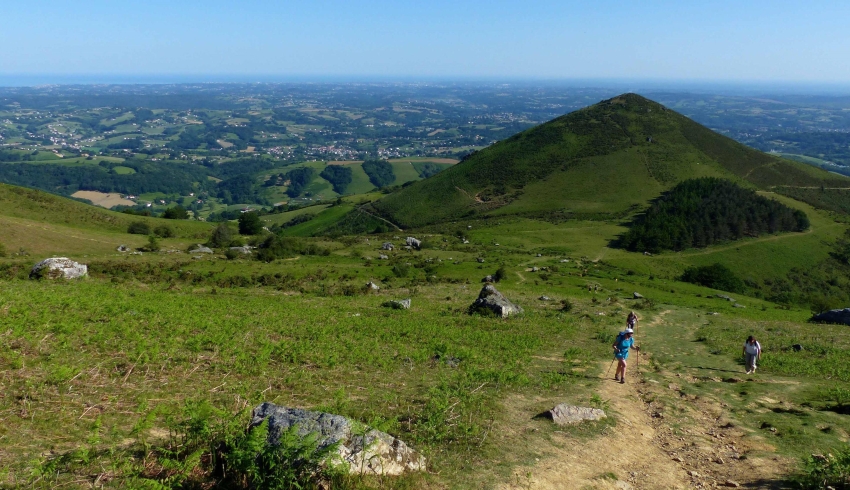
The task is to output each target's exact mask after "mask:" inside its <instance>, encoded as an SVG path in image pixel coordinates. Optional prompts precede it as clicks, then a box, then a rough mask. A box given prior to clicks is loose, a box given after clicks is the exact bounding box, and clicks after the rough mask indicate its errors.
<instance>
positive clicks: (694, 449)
mask: <svg viewBox="0 0 850 490" xmlns="http://www.w3.org/2000/svg"><path fill="white" fill-rule="evenodd" d="M667 313H669V311H664V312H662V313H661V314H659V315H657V316H656V317H655V318H654V319H653V320H652V321H650V322H647V323H645V324H644V325H642V327H643V328H642V330H643V329H651V328H652V327H654V326H656V325H658V324H659V323H661V322H663V321H664V316H665V315H666V314H667ZM630 361H631V362H630V366H629V369H630V370H631V371H632V372H631V373H629V374H630V375H629V376H627V382H626V384H624V385H621V384H620V383H618V382H615V381H614V380H613V371H612V373H611V374H610V375H609V376H607V379H604V380H602V382H601V383H600V384H599V386H598V387H597V391H596V393H598V394H599V396H600V397H601V398H602V399H603V400H607V402H608V403H609V408H608V409H607V410H606V411H607V412H608V413H609V414H610V415H612V416H613V417H615V418H616V421H617V424H616V426H615V427H609V428H607V429H605V431H604V432H603V434H602V435H601V436H597V437H595V438H592V439H588V440H584V439H578V438H576V437H574V436H570V435H568V434H567V433H555V434H554V435H553V437H552V439H551V440H550V441H546V442H544V441H541V442H540V443H538V444H539V445H540V447H535V448H534V449H535V450H537V451H538V452H539V453H542V456H541V457H540V458H539V460H538V462H537V463H536V464H535V465H534V466H532V467H520V468H517V470H516V471H515V473H516V474H515V475H514V477H513V478H512V480H511V481H509V482H504V483H502V484H501V485H498V486H497V488H499V489H501V490H508V489H511V490H513V489H520V488H522V489H541V490H547V489H582V490H584V489H619V490H628V489H680V488H681V489H685V488H689V489H690V488H716V487H718V486H721V487H722V486H725V485H726V484H727V482H730V486H734V485H733V484H732V483H731V482H737V483H738V484H740V485H741V486H742V487H747V488H774V487H775V485H774V484H772V483H771V481H772V477H774V476H775V475H776V474H777V473H781V472H782V471H783V470H784V469H785V468H782V464H781V463H779V462H777V461H776V460H773V459H771V460H765V459H758V458H750V459H746V458H739V455H740V454H741V453H745V452H747V451H750V450H753V449H768V448H752V447H747V444H746V443H744V442H743V441H741V440H740V437H741V436H742V435H743V434H742V433H741V432H740V430H738V429H737V428H735V427H734V424H730V423H729V422H728V420H727V419H724V417H723V415H722V414H723V410H722V407H721V406H720V405H719V404H717V403H716V402H712V401H711V400H705V399H700V400H694V399H690V400H689V399H687V397H684V396H683V397H682V400H681V404H678V403H677V405H676V409H677V410H683V411H684V412H686V413H687V419H688V420H687V421H686V420H683V419H681V418H679V417H678V416H677V417H676V418H677V420H675V421H673V423H677V424H679V423H682V425H683V427H681V428H677V429H674V428H673V427H671V425H670V422H667V421H666V420H665V415H664V408H665V407H664V406H663V404H661V403H659V402H658V401H657V399H658V398H659V395H660V394H662V392H664V393H663V394H665V395H666V396H670V390H673V392H674V393H676V392H677V391H676V390H677V389H679V388H678V386H676V385H675V384H673V383H671V384H669V385H667V384H666V382H665V385H662V384H660V383H658V382H645V381H644V380H643V379H642V378H641V376H640V375H638V374H637V373H636V372H635V371H636V369H635V368H636V365H637V362H636V361H637V358H636V357H634V358H632V359H630ZM640 361H641V362H640V364H641V366H640V367H641V369H643V370H645V369H647V368H648V367H649V366H648V364H649V363H648V362H647V361H648V359H647V358H646V355H645V354H644V355H641V360H640ZM609 365H610V362H605V363H604V369H603V372H605V371H607V369H608V367H609ZM671 376H674V375H671ZM676 380H678V381H679V382H680V383H685V382H687V380H683V379H682V380H680V379H678V378H676ZM539 402H540V401H539V400H536V401H535V400H529V399H524V398H523V399H514V400H510V401H508V402H506V404H505V406H506V408H507V409H508V411H509V414H508V415H509V417H511V419H512V420H523V419H527V418H528V416H527V414H528V411H529V409H530V407H533V406H536V405H535V403H536V404H537V405H539ZM523 417H524V418H523ZM671 418H672V416H671ZM516 430H517V431H519V432H521V431H522V430H523V428H522V427H520V428H518V429H516ZM526 430H528V429H527V428H526Z"/></svg>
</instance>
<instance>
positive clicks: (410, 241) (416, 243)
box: [404, 236, 422, 250]
mask: <svg viewBox="0 0 850 490" xmlns="http://www.w3.org/2000/svg"><path fill="white" fill-rule="evenodd" d="M404 243H405V244H407V246H408V247H412V248H415V249H416V250H419V249H421V248H422V242H421V241H420V240H417V239H416V238H413V237H412V236H409V237H407V238H406V239H405V240H404Z"/></svg>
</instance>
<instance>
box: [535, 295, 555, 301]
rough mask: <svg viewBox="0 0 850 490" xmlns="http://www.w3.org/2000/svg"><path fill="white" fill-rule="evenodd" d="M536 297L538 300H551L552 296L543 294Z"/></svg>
mask: <svg viewBox="0 0 850 490" xmlns="http://www.w3.org/2000/svg"><path fill="white" fill-rule="evenodd" d="M537 299H539V300H540V301H552V298H550V297H549V296H545V295H544V296H541V297H539V298H537Z"/></svg>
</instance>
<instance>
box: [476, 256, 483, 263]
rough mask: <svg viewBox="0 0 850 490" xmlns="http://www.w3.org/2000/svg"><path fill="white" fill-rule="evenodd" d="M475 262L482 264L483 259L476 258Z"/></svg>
mask: <svg viewBox="0 0 850 490" xmlns="http://www.w3.org/2000/svg"><path fill="white" fill-rule="evenodd" d="M475 260H477V261H478V263H479V264H483V263H484V259H483V258H481V257H478V258H477V259H475Z"/></svg>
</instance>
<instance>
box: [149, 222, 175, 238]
mask: <svg viewBox="0 0 850 490" xmlns="http://www.w3.org/2000/svg"><path fill="white" fill-rule="evenodd" d="M153 234H154V235H156V236H158V237H160V238H172V237H174V229H173V228H171V227H170V226H168V225H159V226H157V227H156V228H154V229H153Z"/></svg>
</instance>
